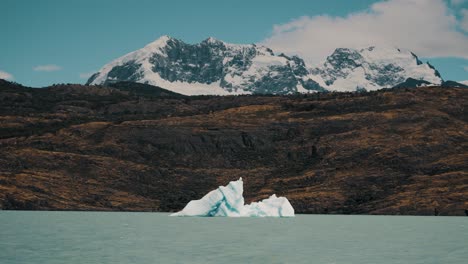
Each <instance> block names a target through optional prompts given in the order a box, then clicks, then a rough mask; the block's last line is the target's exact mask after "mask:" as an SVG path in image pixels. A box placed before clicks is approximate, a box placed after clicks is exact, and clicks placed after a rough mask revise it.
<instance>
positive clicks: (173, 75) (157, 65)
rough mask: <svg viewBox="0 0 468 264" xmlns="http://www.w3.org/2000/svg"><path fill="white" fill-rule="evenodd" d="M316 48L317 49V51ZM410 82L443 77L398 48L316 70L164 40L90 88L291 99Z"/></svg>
mask: <svg viewBox="0 0 468 264" xmlns="http://www.w3.org/2000/svg"><path fill="white" fill-rule="evenodd" d="M312 48H313V47H312ZM408 78H412V79H416V80H424V81H426V82H428V83H431V84H440V83H441V82H442V78H441V76H440V74H439V73H438V72H437V70H435V69H434V68H433V67H432V66H431V65H430V64H428V63H422V62H421V61H420V60H419V59H418V57H417V56H416V55H414V54H413V53H411V52H409V51H402V50H400V49H396V48H380V47H379V48H376V47H370V48H366V49H362V50H354V49H345V48H341V49H336V50H335V52H334V53H333V54H332V55H330V56H329V57H328V58H327V59H326V61H325V62H324V63H323V64H322V65H320V66H318V67H315V68H311V67H309V66H307V65H306V63H305V62H304V60H303V59H301V58H299V57H297V56H286V55H284V54H275V53H274V52H273V51H272V50H271V49H269V48H268V47H265V46H257V45H255V44H250V45H242V44H229V43H225V42H223V41H220V40H217V39H214V38H208V39H206V40H204V41H202V42H201V43H198V44H188V43H185V42H183V41H181V40H178V39H174V38H171V37H169V36H162V37H161V38H159V39H157V40H156V41H154V42H152V43H150V44H148V45H146V46H145V47H143V48H142V49H139V50H137V51H134V52H131V53H129V54H127V55H125V56H123V57H120V58H118V59H116V60H114V61H112V62H110V63H109V64H106V65H105V66H104V67H103V68H102V69H101V70H99V72H97V73H95V74H94V75H93V76H91V78H90V79H89V80H88V82H87V84H91V85H102V84H108V83H112V82H118V81H131V82H139V83H147V84H151V85H156V86H160V87H164V88H166V89H168V90H171V91H174V92H177V93H181V94H185V95H200V94H214V95H228V94H250V93H263V94H269V93H271V94H291V93H297V92H300V93H308V92H317V91H327V90H328V91H356V90H362V89H366V90H377V89H381V88H390V87H393V86H395V85H397V84H399V83H402V82H404V81H405V80H407V79H408Z"/></svg>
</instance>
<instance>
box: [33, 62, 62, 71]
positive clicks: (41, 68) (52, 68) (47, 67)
mask: <svg viewBox="0 0 468 264" xmlns="http://www.w3.org/2000/svg"><path fill="white" fill-rule="evenodd" d="M61 69H62V67H60V66H58V65H55V64H47V65H38V66H36V67H34V68H33V70H34V71H41V72H53V71H60V70H61Z"/></svg>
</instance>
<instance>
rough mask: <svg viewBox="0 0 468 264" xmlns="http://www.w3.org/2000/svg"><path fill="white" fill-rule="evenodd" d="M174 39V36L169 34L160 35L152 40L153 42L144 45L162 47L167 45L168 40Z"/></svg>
mask: <svg viewBox="0 0 468 264" xmlns="http://www.w3.org/2000/svg"><path fill="white" fill-rule="evenodd" d="M173 40H176V41H177V39H175V38H173V37H171V36H169V35H162V36H161V37H159V38H158V39H156V40H154V41H153V42H151V43H149V44H147V45H146V46H145V47H150V48H156V47H159V48H160V47H164V46H166V45H167V43H168V42H169V41H173Z"/></svg>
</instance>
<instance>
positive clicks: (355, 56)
mask: <svg viewBox="0 0 468 264" xmlns="http://www.w3.org/2000/svg"><path fill="white" fill-rule="evenodd" d="M311 72H312V74H313V76H314V77H313V78H314V79H315V80H316V81H317V82H318V83H319V84H321V85H322V86H323V87H324V88H326V89H327V90H333V91H355V90H359V89H366V90H378V89H382V88H389V87H393V86H395V85H397V84H399V83H402V82H404V81H405V80H406V79H408V78H413V79H416V80H425V81H427V82H430V83H432V84H441V83H442V78H441V77H440V74H439V73H438V72H437V70H435V69H434V68H433V67H432V66H431V65H430V64H428V63H423V62H421V61H420V60H419V58H418V57H417V56H416V55H415V54H414V53H412V52H410V51H408V50H403V49H399V48H396V47H390V46H387V47H386V46H379V47H375V46H372V47H368V48H363V49H359V50H358V49H350V48H338V49H336V50H335V51H334V52H333V54H331V55H330V56H328V57H327V59H326V61H325V62H324V63H323V64H322V65H320V66H319V67H316V68H314V69H312V70H311Z"/></svg>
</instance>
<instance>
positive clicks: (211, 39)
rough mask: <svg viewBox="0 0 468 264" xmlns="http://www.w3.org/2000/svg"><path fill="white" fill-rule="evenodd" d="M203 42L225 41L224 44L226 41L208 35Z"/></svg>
mask: <svg viewBox="0 0 468 264" xmlns="http://www.w3.org/2000/svg"><path fill="white" fill-rule="evenodd" d="M202 43H223V44H224V41H222V40H219V39H217V38H214V37H208V38H207V39H205V40H203V41H202Z"/></svg>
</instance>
